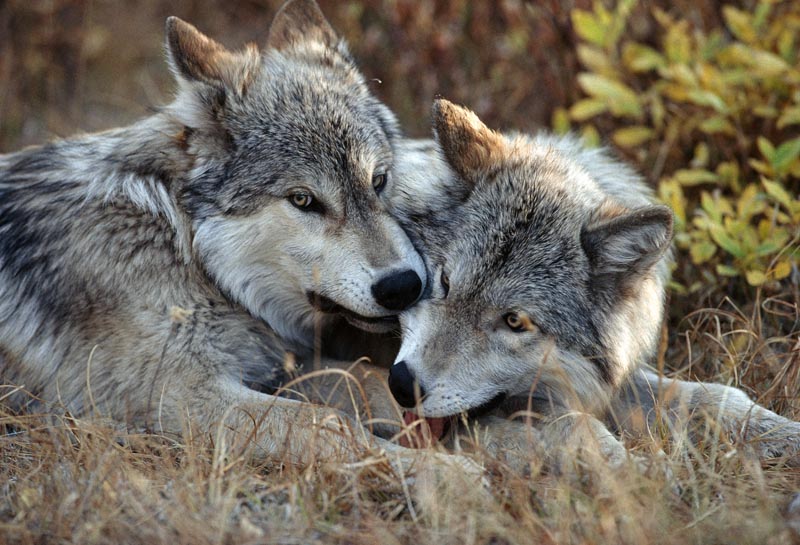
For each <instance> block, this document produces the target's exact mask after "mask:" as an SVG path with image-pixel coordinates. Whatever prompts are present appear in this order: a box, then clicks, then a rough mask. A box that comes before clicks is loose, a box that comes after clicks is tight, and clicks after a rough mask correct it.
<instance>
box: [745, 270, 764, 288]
mask: <svg viewBox="0 0 800 545" xmlns="http://www.w3.org/2000/svg"><path fill="white" fill-rule="evenodd" d="M744 276H745V278H747V283H748V284H750V285H751V286H760V285H761V284H763V283H764V282H766V281H767V275H766V274H764V273H763V272H761V271H747V272H746V273H744Z"/></svg>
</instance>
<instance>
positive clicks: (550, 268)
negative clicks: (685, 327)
mask: <svg viewBox="0 0 800 545" xmlns="http://www.w3.org/2000/svg"><path fill="white" fill-rule="evenodd" d="M433 117H434V127H435V132H436V136H437V140H438V143H439V146H440V147H441V150H442V152H443V154H444V157H445V159H446V161H447V163H449V165H450V167H451V168H452V170H453V171H454V176H455V178H456V179H457V180H459V181H460V183H461V184H462V185H463V186H464V187H465V191H466V192H467V197H466V199H465V200H463V202H460V203H459V204H456V205H455V206H454V207H452V208H451V209H450V210H449V211H440V217H439V218H438V219H437V220H435V221H430V220H425V221H424V222H423V223H424V225H423V227H422V228H420V229H418V232H417V236H418V237H420V239H421V240H422V241H423V242H422V247H423V253H424V254H425V256H426V258H427V261H428V266H429V275H430V277H431V285H432V292H431V293H430V297H428V298H427V299H425V300H423V301H421V302H420V303H419V304H417V305H416V306H415V307H413V308H411V309H409V310H407V311H405V312H404V313H403V314H402V315H401V325H402V330H403V342H402V346H401V349H400V353H399V355H398V357H397V360H396V363H395V365H394V366H393V368H392V371H391V374H390V379H389V383H390V387H391V389H392V392H393V393H394V395H395V397H396V398H397V400H398V401H399V402H400V404H401V405H404V406H406V407H413V406H415V403H416V402H417V401H419V403H420V406H421V409H422V411H423V413H424V415H425V416H431V417H441V416H449V415H453V414H457V413H460V412H464V411H477V410H480V409H482V408H486V407H488V406H491V405H493V404H494V403H495V402H497V401H498V400H500V399H502V398H504V397H505V396H517V395H521V394H525V395H527V394H529V393H531V394H532V396H533V398H534V400H538V401H541V402H543V403H545V404H549V405H550V406H552V405H557V406H560V408H562V409H563V408H577V407H578V406H580V407H582V408H585V409H588V408H591V407H592V406H593V405H595V404H598V405H600V404H602V403H603V402H604V401H606V400H607V399H608V396H609V392H610V391H613V388H614V387H615V386H617V385H618V384H619V383H620V381H621V380H623V378H624V377H625V376H626V375H627V374H628V373H629V372H630V370H631V369H632V368H633V367H634V366H635V365H637V364H639V363H641V362H642V360H643V359H645V358H648V357H649V356H651V355H652V353H653V352H654V350H655V347H656V341H657V337H658V331H659V326H660V323H661V319H662V308H663V297H664V283H665V281H666V259H667V258H666V257H665V254H666V253H667V251H668V248H669V245H670V240H671V234H672V214H671V212H670V211H669V209H667V208H665V207H663V206H655V205H650V204H647V203H648V202H649V199H648V193H647V191H646V190H645V188H644V187H643V185H642V184H641V182H640V181H638V179H637V178H636V177H635V176H634V175H632V173H631V172H630V171H629V170H627V169H626V168H625V167H624V166H622V165H619V164H618V163H616V162H615V161H613V160H612V159H610V158H609V157H607V156H605V155H604V154H602V153H599V152H594V151H588V150H585V149H583V148H581V147H580V146H578V145H577V144H576V143H575V141H574V140H569V139H567V140H559V139H556V138H554V137H547V136H543V137H527V136H522V135H516V136H504V135H502V134H499V133H497V132H494V131H492V130H490V129H489V128H487V127H486V126H485V125H484V124H483V123H482V122H481V121H480V120H479V119H478V118H477V116H475V115H474V114H473V113H472V112H470V111H468V110H466V109H464V108H461V107H458V106H455V105H453V104H451V103H449V102H447V101H443V100H439V101H437V102H436V103H435V105H434V110H433ZM625 185H627V189H626V188H625ZM626 191H627V192H628V193H629V194H630V196H629V197H626V196H625V192H626ZM626 203H627V204H629V205H632V207H631V206H626ZM415 389H416V392H415Z"/></svg>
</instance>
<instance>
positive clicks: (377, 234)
mask: <svg viewBox="0 0 800 545" xmlns="http://www.w3.org/2000/svg"><path fill="white" fill-rule="evenodd" d="M166 30H167V51H168V55H169V60H170V64H171V66H172V69H173V72H174V73H175V75H176V77H177V80H178V84H179V91H178V96H177V97H176V100H175V101H174V102H173V103H172V104H171V105H170V106H168V107H167V109H166V115H168V116H171V117H172V118H173V119H174V120H175V121H176V122H177V123H179V124H180V126H183V127H184V130H183V132H182V135H181V138H182V139H183V141H184V147H185V150H186V152H187V154H189V155H190V156H191V158H192V161H193V166H192V169H191V173H190V175H189V179H188V181H187V182H186V185H185V189H184V191H183V194H182V197H181V198H182V200H183V204H184V207H185V209H186V210H187V211H188V215H189V217H190V219H191V222H192V224H193V228H194V233H195V235H194V242H193V246H194V251H195V254H196V255H198V256H199V258H200V260H201V262H202V263H203V265H204V267H205V268H206V270H207V272H208V274H209V275H210V276H211V277H212V278H213V279H214V280H215V281H216V283H217V284H218V285H219V286H220V287H221V288H222V289H223V290H224V291H225V292H227V294H228V295H229V296H230V297H232V298H233V299H235V300H236V301H238V302H239V303H241V304H242V305H244V306H245V307H246V308H247V309H248V310H249V311H250V312H251V313H253V314H254V315H256V316H259V317H261V318H262V319H264V320H265V321H267V322H268V323H269V324H270V325H271V326H272V327H273V328H274V329H275V330H277V331H278V332H279V333H280V334H281V335H282V336H283V337H284V338H288V339H292V340H300V339H303V338H305V339H307V338H309V335H308V333H309V330H310V328H312V327H313V321H314V316H315V308H316V309H317V310H321V311H325V312H340V313H343V314H345V315H346V316H347V317H348V318H350V319H351V320H352V321H354V322H355V323H356V324H357V325H360V326H361V327H364V328H369V329H384V328H385V327H386V326H387V325H391V324H392V323H393V322H396V319H395V318H392V315H396V314H397V312H398V311H400V310H402V309H404V308H406V307H407V306H409V305H410V304H412V303H413V302H415V301H416V299H417V298H418V297H419V294H420V292H421V289H422V286H423V285H424V283H425V270H424V266H423V264H422V261H421V259H420V257H419V255H418V254H417V253H416V251H415V250H414V248H413V246H412V245H411V243H410V242H409V239H408V238H407V236H406V235H405V234H404V232H403V231H402V230H401V228H400V227H399V226H398V224H397V223H396V222H395V221H394V220H393V219H392V218H391V217H390V216H389V214H388V212H387V211H386V209H385V206H384V203H383V200H382V197H381V193H382V192H383V190H384V188H386V187H387V186H390V185H391V184H392V183H393V181H392V167H393V153H394V151H393V150H394V145H395V140H396V139H397V138H398V132H399V131H398V128H397V123H396V120H395V118H394V116H393V115H392V114H391V112H390V111H389V110H388V109H387V108H386V107H385V106H384V105H383V104H381V103H380V102H379V101H378V100H377V99H376V98H375V97H373V96H372V94H371V93H370V91H369V89H368V86H367V84H366V82H365V81H364V78H363V76H362V75H361V74H360V73H359V71H358V69H357V67H356V66H355V64H354V62H353V60H352V58H351V57H350V55H349V53H348V51H347V47H346V45H345V43H344V42H343V41H342V40H340V39H339V38H338V37H337V35H336V33H335V32H334V30H333V29H332V28H331V26H330V25H329V24H328V22H327V21H326V20H325V18H324V16H323V15H322V13H321V12H320V10H319V7H318V6H317V5H316V3H315V2H313V1H312V0H294V1H289V2H287V3H286V4H284V6H283V7H282V8H281V10H280V11H279V12H278V14H277V15H276V17H275V20H274V22H273V24H272V26H271V28H270V31H269V38H268V43H267V45H266V48H265V49H264V50H263V51H260V50H259V49H257V48H256V47H255V46H253V45H249V46H247V47H246V48H245V49H244V50H241V51H236V52H234V51H229V50H227V49H226V48H225V47H223V46H222V45H220V44H219V43H217V42H215V41H213V40H211V39H210V38H208V37H206V36H204V35H203V34H201V33H200V32H199V31H198V30H197V29H195V28H194V27H192V26H191V25H189V24H187V23H185V22H183V21H181V20H179V19H177V18H174V17H172V18H170V19H168V21H167V29H166Z"/></svg>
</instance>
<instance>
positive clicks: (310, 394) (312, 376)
mask: <svg viewBox="0 0 800 545" xmlns="http://www.w3.org/2000/svg"><path fill="white" fill-rule="evenodd" d="M388 374H389V371H388V370H387V369H385V368H383V367H379V366H377V365H372V364H371V363H369V362H368V361H366V360H359V361H356V362H346V361H340V360H329V359H323V360H322V362H321V365H320V369H319V370H318V371H312V372H309V373H306V374H304V375H302V376H300V377H298V378H297V379H295V380H293V381H292V382H290V383H289V384H287V385H286V386H285V387H284V388H283V389H282V390H281V391H279V392H278V395H280V396H281V397H288V398H291V399H299V400H304V401H308V402H311V403H314V404H317V405H322V406H325V407H331V408H335V409H337V410H339V411H341V412H343V413H344V414H346V415H348V416H349V417H351V418H353V419H355V420H356V421H357V422H359V423H361V424H362V425H364V426H366V428H367V429H368V430H369V431H370V432H371V433H373V434H375V435H377V436H379V437H383V438H390V437H393V436H395V435H396V434H397V433H398V432H400V431H401V429H402V422H403V413H402V409H401V408H400V406H399V405H398V404H397V403H396V402H395V400H394V397H393V396H392V394H391V392H390V391H389V387H388V384H387V377H388Z"/></svg>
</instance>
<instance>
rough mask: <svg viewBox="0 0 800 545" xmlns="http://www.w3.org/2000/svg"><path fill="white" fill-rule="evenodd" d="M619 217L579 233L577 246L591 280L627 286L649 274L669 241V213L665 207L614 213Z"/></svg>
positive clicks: (670, 228) (596, 224)
mask: <svg viewBox="0 0 800 545" xmlns="http://www.w3.org/2000/svg"><path fill="white" fill-rule="evenodd" d="M616 213H618V214H619V215H616V216H615V217H611V218H610V219H609V218H606V219H602V220H599V221H597V222H594V223H593V224H590V225H588V226H586V227H584V229H583V231H581V245H582V246H583V250H584V251H585V252H586V255H587V256H588V257H589V262H590V264H591V266H592V272H593V273H594V276H595V277H598V276H604V277H606V278H608V277H609V275H611V276H612V277H615V278H617V282H615V283H617V284H619V282H622V283H628V282H629V281H631V280H635V279H638V278H640V277H641V276H643V275H645V274H647V273H648V272H649V271H650V270H652V268H653V266H655V264H656V263H658V261H659V260H660V259H661V257H662V256H663V255H664V253H665V252H666V251H667V250H668V249H669V245H670V242H671V241H672V211H671V210H670V209H669V208H667V207H666V206H648V207H645V208H639V209H637V210H631V211H628V210H625V211H624V212H622V211H621V210H617V212H616Z"/></svg>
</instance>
